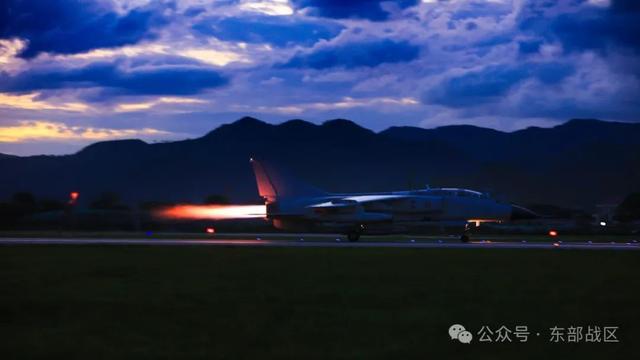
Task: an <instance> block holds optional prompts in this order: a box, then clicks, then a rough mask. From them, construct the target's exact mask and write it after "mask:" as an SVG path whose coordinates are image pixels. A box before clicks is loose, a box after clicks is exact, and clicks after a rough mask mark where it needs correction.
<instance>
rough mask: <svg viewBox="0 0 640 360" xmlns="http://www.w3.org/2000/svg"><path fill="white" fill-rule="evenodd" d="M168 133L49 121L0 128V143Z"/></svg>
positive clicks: (94, 139) (144, 129)
mask: <svg viewBox="0 0 640 360" xmlns="http://www.w3.org/2000/svg"><path fill="white" fill-rule="evenodd" d="M169 134H170V133H169V132H166V131H161V130H157V129H151V128H143V129H106V128H95V127H83V126H69V125H66V124H63V123H57V122H51V121H42V120H35V121H20V122H18V124H15V125H10V126H0V143H2V142H5V143H7V142H8V143H18V142H25V141H34V140H37V141H62V142H65V141H82V140H92V141H98V140H108V139H123V138H132V137H140V136H143V137H158V136H165V135H169Z"/></svg>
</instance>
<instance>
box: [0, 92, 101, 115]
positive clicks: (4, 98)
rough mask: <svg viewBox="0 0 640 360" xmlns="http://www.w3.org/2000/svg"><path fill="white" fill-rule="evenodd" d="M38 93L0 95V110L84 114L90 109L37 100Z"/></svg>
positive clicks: (79, 105) (82, 106)
mask: <svg viewBox="0 0 640 360" xmlns="http://www.w3.org/2000/svg"><path fill="white" fill-rule="evenodd" d="M39 96H40V94H39V93H37V92H36V93H31V94H24V95H11V94H3V93H0V108H3V107H4V108H15V109H25V110H63V111H74V112H85V111H87V110H89V109H90V107H89V106H88V105H87V104H84V103H80V102H63V103H53V102H50V101H44V100H38V97H39Z"/></svg>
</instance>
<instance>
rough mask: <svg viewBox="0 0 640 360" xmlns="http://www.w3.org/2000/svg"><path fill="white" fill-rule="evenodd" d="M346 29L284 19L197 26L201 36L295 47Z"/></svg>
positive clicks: (231, 20) (215, 21)
mask: <svg viewBox="0 0 640 360" xmlns="http://www.w3.org/2000/svg"><path fill="white" fill-rule="evenodd" d="M343 28H344V27H343V26H342V25H339V24H336V23H334V22H326V21H325V22H322V23H320V22H317V21H309V20H299V19H293V18H290V17H281V16H276V17H274V16H256V17H251V18H237V17H230V18H223V19H220V18H207V19H203V20H201V21H199V22H198V23H196V24H195V25H194V26H193V29H194V30H196V31H197V32H199V33H200V34H205V35H212V36H215V37H217V38H220V39H222V40H226V41H242V42H247V43H269V44H271V45H275V46H278V47H284V46H287V45H295V44H301V45H307V46H310V45H313V44H315V43H316V42H317V41H318V40H321V39H325V40H328V39H332V38H334V37H336V36H337V35H338V34H339V33H340V31H342V29H343Z"/></svg>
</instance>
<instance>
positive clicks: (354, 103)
mask: <svg viewBox="0 0 640 360" xmlns="http://www.w3.org/2000/svg"><path fill="white" fill-rule="evenodd" d="M419 104H420V102H419V101H417V100H416V99H413V98H410V97H406V98H393V97H378V98H364V99H354V98H351V97H345V98H343V99H341V100H339V101H331V102H313V103H300V104H290V105H284V106H273V107H270V106H258V107H256V108H255V109H252V110H255V111H259V112H276V113H282V114H301V113H304V112H306V111H310V110H313V111H326V110H341V109H351V108H361V107H380V108H385V109H387V110H389V109H391V108H390V107H395V108H401V107H406V106H416V105H419ZM243 109H247V108H246V107H242V106H241V107H239V108H237V110H243Z"/></svg>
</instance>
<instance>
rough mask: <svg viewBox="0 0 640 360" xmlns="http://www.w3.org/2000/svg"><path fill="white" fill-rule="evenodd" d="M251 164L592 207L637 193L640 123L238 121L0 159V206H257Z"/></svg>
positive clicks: (349, 180) (330, 181) (355, 186)
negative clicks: (183, 133)
mask: <svg viewBox="0 0 640 360" xmlns="http://www.w3.org/2000/svg"><path fill="white" fill-rule="evenodd" d="M251 156H259V157H261V158H269V159H272V160H274V161H276V162H278V163H279V164H281V166H285V167H287V168H289V171H291V172H292V173H294V174H296V175H298V176H299V177H300V178H301V179H304V180H307V181H309V182H311V183H312V184H314V185H316V186H318V187H320V188H323V189H325V190H327V191H330V192H367V191H385V190H400V189H407V188H421V187H424V186H425V185H426V184H429V185H431V186H452V187H454V186H455V187H469V188H473V189H478V190H481V191H489V192H491V193H492V194H493V195H495V196H498V197H499V198H502V199H505V200H509V201H514V202H519V203H522V204H531V203H546V204H554V205H559V206H571V207H583V208H586V207H592V206H594V205H596V204H599V203H602V202H608V201H610V199H618V198H622V197H624V196H625V195H626V194H628V193H630V192H632V191H640V124H631V123H615V122H605V121H598V120H591V119H581V120H571V121H568V122H567V123H565V124H562V125H558V126H555V127H553V128H537V127H530V128H527V129H524V130H519V131H515V132H511V133H507V132H501V131H497V130H492V129H485V128H480V127H475V126H469V125H460V126H445V127H440V128H435V129H422V128H416V127H391V128H389V129H387V130H384V131H382V132H379V133H375V132H373V131H371V130H369V129H366V128H363V127H361V126H359V125H357V124H355V123H353V122H351V121H349V120H344V119H336V120H330V121H327V122H325V123H323V124H321V125H316V124H313V123H309V122H306V121H303V120H298V119H296V120H291V121H287V122H284V123H282V124H278V125H272V124H268V123H265V122H263V121H260V120H258V119H255V118H251V117H245V118H242V119H240V120H238V121H236V122H233V123H230V124H226V125H222V126H220V127H218V128H217V129H215V130H213V131H211V132H209V133H207V134H206V135H205V136H203V137H201V138H197V139H189V140H182V141H175V142H168V143H154V144H148V143H145V142H143V141H141V140H118V141H105V142H98V143H95V144H92V145H89V146H87V147H85V148H84V149H82V150H81V151H79V152H77V153H75V154H72V155H63V156H43V155H40V156H29V157H18V156H7V155H0V198H5V199H6V198H8V197H10V196H11V195H12V194H13V193H15V192H18V191H29V192H32V193H33V194H35V195H36V196H38V197H43V198H52V199H64V198H65V197H66V196H67V194H68V193H69V192H70V191H79V192H80V193H81V200H82V201H81V203H82V202H83V201H86V202H85V203H88V202H90V201H91V200H93V199H95V198H96V197H97V196H98V195H99V194H100V193H102V192H107V191H108V192H115V193H117V194H119V195H120V197H121V198H122V199H123V200H124V201H126V202H130V203H135V202H141V201H171V202H176V201H178V202H200V201H202V200H203V199H204V198H205V197H206V196H207V195H210V194H220V195H224V196H226V197H228V198H230V199H231V200H232V201H236V202H255V201H259V198H258V194H257V191H256V185H255V180H254V178H253V174H252V172H251V167H250V165H249V162H248V160H249V158H250V157H251Z"/></svg>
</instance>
